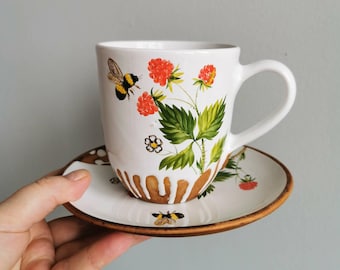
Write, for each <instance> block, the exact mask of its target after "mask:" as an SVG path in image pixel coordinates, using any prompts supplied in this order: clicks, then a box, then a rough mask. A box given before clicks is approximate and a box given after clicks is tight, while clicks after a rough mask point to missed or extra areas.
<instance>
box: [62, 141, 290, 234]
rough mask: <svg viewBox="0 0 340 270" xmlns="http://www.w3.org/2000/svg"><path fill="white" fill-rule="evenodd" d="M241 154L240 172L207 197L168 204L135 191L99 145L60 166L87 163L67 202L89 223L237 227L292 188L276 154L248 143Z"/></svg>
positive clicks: (131, 227) (147, 230)
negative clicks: (81, 189) (82, 185)
mask: <svg viewBox="0 0 340 270" xmlns="http://www.w3.org/2000/svg"><path fill="white" fill-rule="evenodd" d="M242 157H243V158H242V159H241V158H240V159H239V160H238V162H239V163H237V165H238V166H236V170H237V176H233V177H228V178H227V179H225V180H224V181H218V182H214V183H213V185H214V187H215V188H214V189H213V190H211V192H210V193H207V194H205V196H204V197H201V198H199V199H198V198H197V199H194V200H191V201H189V202H185V203H182V204H170V205H169V204H155V203H149V202H145V201H142V200H140V199H136V198H134V197H132V196H131V195H130V194H129V193H128V192H127V191H126V190H125V189H124V187H123V186H122V185H121V184H120V182H119V180H118V178H117V177H116V176H115V174H114V172H113V170H112V169H111V166H110V165H109V161H108V158H107V154H106V150H105V147H104V146H101V147H97V148H95V149H92V150H90V151H87V152H85V153H84V154H82V155H80V156H79V157H77V158H76V159H74V160H72V161H71V162H70V163H69V165H67V166H66V169H63V170H62V172H61V174H67V173H69V172H70V171H73V170H77V169H87V170H88V171H90V173H91V176H92V182H91V184H90V186H89V188H88V189H87V190H86V192H85V193H84V195H83V196H82V197H81V198H80V199H79V200H77V201H74V202H69V203H66V204H65V205H64V206H65V208H66V209H68V210H69V211H70V212H71V213H72V214H74V215H75V216H77V217H79V218H80V219H83V220H86V221H88V222H90V223H93V224H96V225H99V226H103V227H107V228H111V229H115V230H119V231H124V232H129V233H135V234H143V235H151V236H168V237H169V236H171V237H175V236H194V235H205V234H211V233H217V232H222V231H227V230H231V229H235V228H238V227H241V226H244V225H247V224H249V223H251V222H254V221H256V220H258V219H260V218H263V217H265V216H267V215H268V214H270V213H272V212H273V211H274V210H276V209H277V208H278V207H279V206H281V205H282V204H283V203H284V202H285V201H286V199H287V198H288V197H289V195H290V193H291V191H292V188H293V179H292V175H291V173H290V172H289V170H288V169H287V168H286V166H285V165H283V164H282V163H281V162H280V161H279V160H277V159H276V158H274V157H272V156H271V155H269V154H267V153H265V152H262V151H260V150H258V149H255V148H253V147H250V146H245V147H244V150H243V152H242ZM226 172H227V170H226ZM231 173H232V174H235V170H233V171H231ZM220 180H221V179H220ZM222 180H223V179H222ZM247 183H248V184H247ZM249 183H252V184H249Z"/></svg>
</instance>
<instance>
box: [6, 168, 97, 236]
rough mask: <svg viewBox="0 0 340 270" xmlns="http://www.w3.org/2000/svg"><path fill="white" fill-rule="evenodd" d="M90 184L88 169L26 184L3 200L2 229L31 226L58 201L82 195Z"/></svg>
mask: <svg viewBox="0 0 340 270" xmlns="http://www.w3.org/2000/svg"><path fill="white" fill-rule="evenodd" d="M89 184H90V174H89V172H88V171H86V170H77V171H74V172H71V173H69V174H68V175H65V176H48V177H44V178H42V179H40V180H38V181H36V182H34V183H32V184H30V185H28V186H25V187H23V188H22V189H20V190H18V191H17V192H16V193H14V194H13V195H12V196H11V197H9V198H8V199H7V200H5V201H4V202H3V203H1V204H0V230H2V231H7V232H22V231H25V230H27V229H29V228H30V227H31V226H32V225H33V224H35V223H37V222H39V221H41V220H43V219H44V218H45V217H46V216H47V215H48V214H49V213H50V212H52V211H53V210H54V208H56V207H57V206H58V205H62V204H64V203H66V202H68V201H74V200H77V199H79V198H80V197H81V195H82V194H83V193H84V192H85V190H86V188H87V187H88V186H89Z"/></svg>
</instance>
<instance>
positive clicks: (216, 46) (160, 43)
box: [96, 40, 238, 51]
mask: <svg viewBox="0 0 340 270" xmlns="http://www.w3.org/2000/svg"><path fill="white" fill-rule="evenodd" d="M96 48H97V49H99V48H105V49H120V50H143V51H155V50H156V51H157V50H161V51H207V50H208V51H216V50H217V51H220V50H231V49H238V46H235V45H231V44H227V43H219V42H210V41H189V40H188V41H187V40H113V41H103V42H99V43H97V44H96Z"/></svg>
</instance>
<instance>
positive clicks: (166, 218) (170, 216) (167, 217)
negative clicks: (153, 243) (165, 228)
mask: <svg viewBox="0 0 340 270" xmlns="http://www.w3.org/2000/svg"><path fill="white" fill-rule="evenodd" d="M152 215H153V216H154V217H155V218H156V220H155V222H154V224H155V225H158V226H162V225H165V224H174V223H176V221H177V220H178V219H181V218H184V215H183V214H182V213H176V211H173V212H171V213H170V212H169V211H168V212H167V213H166V214H163V213H162V212H161V211H159V213H152Z"/></svg>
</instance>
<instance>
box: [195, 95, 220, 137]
mask: <svg viewBox="0 0 340 270" xmlns="http://www.w3.org/2000/svg"><path fill="white" fill-rule="evenodd" d="M224 111H225V100H224V99H223V100H218V101H217V102H216V103H215V104H213V105H211V106H209V107H206V108H205V109H204V111H203V112H202V114H200V115H199V117H198V128H199V132H198V135H197V140H199V139H208V140H211V139H213V138H214V137H215V136H216V135H217V134H218V131H219V129H220V127H221V125H222V123H223V121H222V120H223V117H224Z"/></svg>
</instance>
